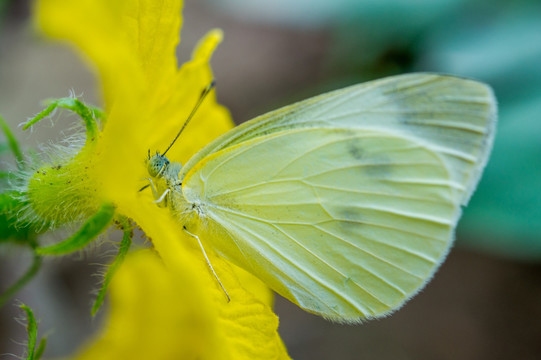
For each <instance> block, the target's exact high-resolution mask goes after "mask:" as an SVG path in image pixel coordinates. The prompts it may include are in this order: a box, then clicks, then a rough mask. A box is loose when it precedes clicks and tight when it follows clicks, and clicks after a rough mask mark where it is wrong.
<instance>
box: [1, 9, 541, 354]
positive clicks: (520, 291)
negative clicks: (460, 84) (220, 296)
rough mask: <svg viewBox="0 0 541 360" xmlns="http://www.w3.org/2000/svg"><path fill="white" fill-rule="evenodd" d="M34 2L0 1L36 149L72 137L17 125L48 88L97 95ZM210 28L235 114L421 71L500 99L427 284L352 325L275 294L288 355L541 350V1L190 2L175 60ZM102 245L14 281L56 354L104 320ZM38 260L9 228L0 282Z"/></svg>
mask: <svg viewBox="0 0 541 360" xmlns="http://www.w3.org/2000/svg"><path fill="white" fill-rule="evenodd" d="M30 11H31V4H30V2H29V1H26V0H0V113H1V114H2V115H3V116H4V118H5V119H6V120H7V121H8V122H10V123H11V124H12V128H13V129H15V132H16V135H17V136H18V137H19V139H21V141H22V142H23V144H24V146H25V147H33V148H36V147H38V145H39V144H43V143H47V142H50V141H58V140H60V139H62V137H63V135H62V132H68V133H69V131H70V130H69V128H70V126H71V124H68V122H69V121H63V122H57V123H55V124H54V126H53V124H52V123H50V124H48V125H47V124H46V125H40V126H39V129H37V131H34V132H33V133H23V132H22V131H21V130H20V128H17V127H16V126H17V125H18V124H19V123H21V122H23V121H25V120H26V118H27V117H29V116H32V115H33V114H35V113H36V112H38V111H40V110H41V105H40V101H41V100H43V99H47V98H51V97H63V96H67V95H68V94H69V92H70V90H71V89H73V91H74V92H75V93H76V94H80V95H82V96H83V99H84V100H85V101H87V102H90V103H94V104H99V95H98V94H97V92H96V82H95V79H94V77H93V75H92V74H91V73H90V71H89V70H88V69H87V68H86V67H85V65H84V63H83V62H81V60H80V59H79V58H78V57H77V56H76V55H75V54H73V53H72V52H70V51H69V50H68V49H66V48H64V47H62V46H59V45H56V44H52V43H49V42H46V41H44V40H43V39H42V38H40V37H39V36H37V35H36V34H35V32H34V31H33V29H32V26H31V23H30V21H29V14H30ZM214 27H220V28H222V29H223V30H224V31H225V41H224V42H223V44H222V45H221V46H220V47H219V48H218V51H217V52H216V54H215V56H214V58H213V68H214V70H215V75H216V80H217V83H218V88H217V94H218V99H219V101H220V102H221V103H223V104H224V105H226V106H227V107H228V108H229V109H230V111H231V113H232V115H233V118H234V119H235V121H236V122H237V123H239V122H242V121H245V120H248V119H250V118H252V117H254V116H256V115H258V114H261V113H264V112H266V111H269V110H272V109H274V108H277V107H279V106H282V105H286V104H289V103H291V102H293V101H296V100H301V99H303V98H306V97H309V96H312V95H316V94H318V93H321V92H324V91H328V90H331V89H336V88H339V87H342V86H345V85H350V84H354V83H357V82H361V81H366V80H371V79H375V78H379V77H383V76H386V75H392V74H398V73H404V72H411V71H436V72H444V73H451V74H456V75H461V76H467V77H472V78H476V79H479V80H482V81H484V82H487V83H489V84H491V85H492V86H493V87H494V89H495V92H496V95H497V98H498V101H499V109H500V112H499V125H498V132H497V137H496V142H495V147H494V151H493V154H492V158H491V160H490V162H489V164H488V166H487V169H486V172H485V174H484V176H483V179H482V181H481V184H480V185H479V188H478V190H477V192H476V193H475V195H474V196H473V198H472V201H471V203H470V205H469V206H468V207H467V208H466V209H465V211H464V216H463V218H462V220H461V222H460V225H459V228H458V231H457V242H456V245H455V247H454V248H453V249H452V251H451V253H450V255H449V257H448V258H447V260H446V261H445V263H444V264H443V266H442V267H441V269H440V270H439V272H438V273H437V274H436V276H435V278H434V279H433V280H432V282H431V283H430V284H429V285H428V286H427V287H426V289H425V290H423V291H422V292H421V293H420V294H419V295H418V296H416V297H415V298H414V299H413V300H411V301H410V302H409V303H408V304H406V306H404V307H403V308H402V309H401V310H399V311H398V312H396V313H395V314H393V315H392V316H390V317H388V318H385V319H380V320H375V321H371V322H367V323H365V324H362V325H358V326H345V325H337V324H332V323H329V322H327V321H325V320H322V319H320V318H318V317H315V316H312V315H310V314H307V313H305V312H303V311H302V310H300V309H298V308H297V307H296V306H294V305H292V304H290V303H288V302H287V301H285V300H283V299H280V298H278V299H277V301H276V311H277V313H278V314H279V316H280V332H281V335H282V337H283V339H284V341H285V343H286V345H287V347H288V349H289V352H290V355H291V356H292V357H293V358H294V359H394V360H396V359H463V360H467V359H494V360H496V359H540V358H541V265H540V264H541V2H539V1H538V0H517V1H513V2H509V1H503V0H470V1H465V0H431V1H430V0H427V1H422V0H378V1H368V0H334V1H328V0H273V1H268V0H205V1H202V0H198V1H196V0H186V2H185V11H184V25H183V32H182V44H181V46H180V47H179V49H178V55H179V58H180V60H181V61H183V60H186V59H188V57H189V54H190V51H191V49H192V48H193V46H194V45H195V43H196V42H197V40H198V39H199V38H200V37H201V36H202V35H203V34H205V33H206V31H207V30H209V29H211V28H214ZM194 91H195V90H194ZM3 139H4V138H3V135H0V142H1V141H3ZM0 160H3V161H5V162H9V161H10V159H9V158H7V157H5V156H4V157H3V158H2V159H0ZM2 164H3V165H2V166H9V165H6V164H5V163H2ZM68 231H69V230H68ZM63 235H64V234H63V233H57V234H53V235H52V236H53V237H57V238H58V239H61V238H62V236H63ZM111 240H112V241H114V235H111ZM109 248H110V247H109ZM107 249H108V244H104V245H102V246H100V247H97V246H96V247H95V248H93V249H91V250H87V251H85V252H84V253H81V254H79V255H78V256H71V257H68V258H62V259H54V260H49V261H47V262H46V264H45V266H44V268H43V269H42V271H41V272H40V274H39V275H38V277H37V278H36V279H34V280H33V281H32V283H31V284H30V286H28V287H27V288H25V289H24V290H23V291H22V292H20V293H19V294H18V295H17V299H20V300H21V301H23V302H25V303H26V304H28V305H29V306H31V307H32V308H33V309H34V310H35V313H36V316H37V317H38V318H39V319H41V321H40V332H41V333H42V334H43V333H44V332H47V333H48V338H49V344H48V348H47V350H46V353H45V354H46V356H47V357H58V356H67V355H69V354H70V353H71V352H73V351H74V350H75V349H77V348H78V346H80V345H81V344H82V343H83V342H84V340H85V339H88V337H89V336H90V335H91V334H92V333H93V332H96V331H98V330H99V329H100V326H101V324H102V319H101V318H100V317H98V318H97V319H94V320H91V319H90V316H89V309H90V304H91V301H92V299H93V297H92V295H91V294H90V290H91V289H95V288H96V287H97V284H98V279H97V278H96V277H95V276H93V275H94V274H96V273H97V272H98V271H99V269H100V265H99V264H104V263H107V261H108V257H107V256H108V255H107V254H110V252H108V250H107ZM104 253H105V254H106V255H103V254H104ZM29 263H30V253H28V252H26V251H25V250H24V248H22V247H20V246H17V245H13V244H8V243H6V242H4V241H0V290H1V289H5V288H6V287H7V286H8V284H9V283H11V281H13V280H14V279H15V278H16V276H17V274H21V273H22V272H23V271H24V269H25V268H26V267H27V266H28V264H29ZM14 304H15V302H12V303H10V304H8V305H6V306H4V308H2V309H0V359H3V358H6V359H8V358H11V356H10V355H7V354H15V355H20V354H22V352H23V346H22V345H21V344H20V342H22V341H24V340H25V338H26V334H25V329H24V326H22V325H20V324H18V323H17V322H16V321H15V320H14V318H15V317H17V316H18V315H20V311H19V310H18V308H16V306H14ZM105 311H106V310H105ZM102 313H103V311H102Z"/></svg>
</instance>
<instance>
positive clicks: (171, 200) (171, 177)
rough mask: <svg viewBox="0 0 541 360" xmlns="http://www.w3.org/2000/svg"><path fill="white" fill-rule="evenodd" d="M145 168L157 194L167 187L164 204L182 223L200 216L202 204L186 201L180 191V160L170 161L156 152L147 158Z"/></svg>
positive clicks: (189, 221) (187, 222)
mask: <svg viewBox="0 0 541 360" xmlns="http://www.w3.org/2000/svg"><path fill="white" fill-rule="evenodd" d="M147 169H148V173H149V175H150V176H151V177H152V178H153V181H154V182H155V184H156V188H157V191H158V196H161V195H162V194H163V193H164V192H165V191H167V189H169V192H168V194H167V196H166V198H165V199H164V206H167V207H169V208H170V209H171V211H173V213H174V214H175V215H176V216H178V217H179V219H180V220H181V222H182V223H183V224H186V225H187V224H189V223H192V222H193V218H194V216H198V217H202V215H203V213H204V209H203V207H202V205H201V204H199V203H191V202H189V201H187V200H186V198H185V196H184V194H183V192H182V181H181V180H180V178H179V173H180V170H181V169H182V164H181V163H180V162H171V161H169V159H167V157H165V156H164V155H161V154H159V153H156V154H155V155H153V156H152V157H150V158H149V159H148V164H147Z"/></svg>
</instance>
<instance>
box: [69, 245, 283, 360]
mask: <svg viewBox="0 0 541 360" xmlns="http://www.w3.org/2000/svg"><path fill="white" fill-rule="evenodd" d="M200 260H201V259H198V258H197V257H196V256H191V257H185V258H184V259H183V261H184V262H183V263H180V261H179V260H176V261H175V263H174V264H167V263H166V262H162V261H161V259H160V258H158V257H157V256H156V255H155V254H154V253H153V252H152V251H150V250H145V251H141V252H139V253H136V254H133V255H130V256H129V257H128V258H127V260H126V262H125V263H124V264H123V266H122V268H121V269H120V270H119V272H118V273H117V275H116V276H115V279H114V281H113V283H112V285H111V309H110V311H111V313H110V316H109V319H108V322H107V325H106V328H105V331H104V332H103V333H101V334H100V335H99V336H98V338H97V339H96V340H95V341H94V342H93V343H90V344H88V345H87V346H86V347H85V349H84V350H83V351H82V352H81V353H80V355H79V356H77V357H76V358H77V359H157V360H159V359H231V360H237V359H238V360H242V359H288V358H289V357H288V355H287V352H286V351H285V348H284V347H283V344H282V343H281V340H280V338H279V337H278V334H277V331H276V329H277V325H278V321H277V318H276V316H275V315H274V314H272V312H271V311H270V309H269V308H268V307H267V306H265V305H264V304H262V303H260V302H258V301H257V300H256V299H255V298H253V297H251V296H250V294H249V293H247V292H245V291H244V290H243V289H242V288H241V287H239V286H238V284H237V285H235V282H234V279H233V278H232V277H230V274H231V273H228V271H227V266H225V267H222V266H221V265H220V264H217V265H216V268H217V271H218V270H219V271H220V273H221V274H222V275H223V277H222V279H225V280H226V282H227V283H228V285H227V286H228V290H229V291H230V294H231V296H232V300H231V302H230V303H227V302H226V301H225V298H224V296H223V293H220V291H218V292H216V291H215V290H216V284H214V283H213V281H210V282H209V281H207V280H208V275H209V274H208V271H201V270H202V269H201V267H200V265H201V264H200ZM213 295H217V296H218V297H219V298H220V299H217V298H214V296H213Z"/></svg>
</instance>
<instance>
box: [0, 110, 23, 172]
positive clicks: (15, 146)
mask: <svg viewBox="0 0 541 360" xmlns="http://www.w3.org/2000/svg"><path fill="white" fill-rule="evenodd" d="M0 128H2V131H3V132H4V134H5V135H6V138H7V140H8V144H9V147H10V148H11V152H13V155H14V156H15V158H16V159H17V164H18V165H19V167H20V166H21V164H22V163H23V160H24V156H23V153H22V151H21V148H20V147H19V143H18V142H17V139H16V138H15V136H14V135H13V133H12V132H11V129H10V128H9V126H8V124H7V123H6V122H5V121H4V118H3V117H2V116H0Z"/></svg>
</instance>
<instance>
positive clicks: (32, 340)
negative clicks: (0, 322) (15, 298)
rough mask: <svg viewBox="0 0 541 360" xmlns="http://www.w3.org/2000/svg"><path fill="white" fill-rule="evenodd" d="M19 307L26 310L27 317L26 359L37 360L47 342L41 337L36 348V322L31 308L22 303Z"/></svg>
mask: <svg viewBox="0 0 541 360" xmlns="http://www.w3.org/2000/svg"><path fill="white" fill-rule="evenodd" d="M20 308H21V309H23V310H24V311H25V312H26V319H27V320H26V321H27V325H26V331H27V333H28V353H27V355H26V360H38V359H39V358H40V357H41V355H42V354H43V351H44V350H45V345H46V344H47V342H46V340H45V339H44V338H43V339H41V341H40V342H39V346H38V348H37V350H36V342H37V339H38V325H37V323H36V318H35V317H34V313H33V312H32V309H30V308H29V307H28V306H26V305H24V304H22V305H21V306H20Z"/></svg>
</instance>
